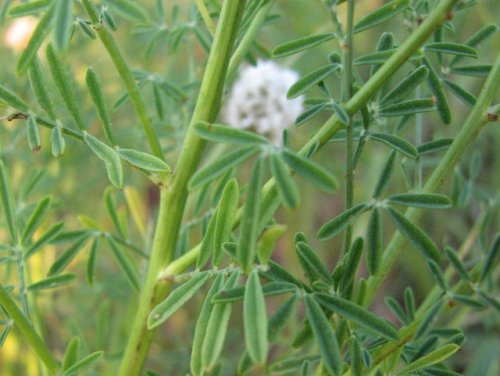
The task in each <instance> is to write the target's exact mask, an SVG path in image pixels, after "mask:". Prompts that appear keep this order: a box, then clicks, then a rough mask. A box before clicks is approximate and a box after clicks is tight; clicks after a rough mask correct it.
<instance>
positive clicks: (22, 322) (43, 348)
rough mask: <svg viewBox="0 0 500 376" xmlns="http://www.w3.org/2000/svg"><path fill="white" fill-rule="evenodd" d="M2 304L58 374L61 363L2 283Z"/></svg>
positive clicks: (53, 372) (49, 368)
mask: <svg viewBox="0 0 500 376" xmlns="http://www.w3.org/2000/svg"><path fill="white" fill-rule="evenodd" d="M0 304H1V305H2V306H3V308H4V309H5V311H7V313H8V314H9V316H10V318H11V319H12V321H13V322H14V324H15V325H16V326H17V328H18V329H19V330H20V331H21V333H22V334H23V335H24V337H25V338H26V340H27V341H28V343H29V344H30V345H31V347H32V348H33V350H35V352H36V354H37V355H38V358H39V359H40V360H41V361H42V362H43V364H45V366H46V367H47V369H48V370H49V372H50V373H51V374H52V375H55V374H57V373H58V372H59V370H60V367H59V363H58V362H57V361H56V359H55V358H54V357H53V356H52V354H51V353H50V351H49V349H48V348H47V345H46V344H45V342H44V341H43V339H42V338H41V337H40V336H39V335H38V333H37V332H36V331H35V329H34V328H33V326H31V324H30V322H29V321H28V320H27V319H26V317H24V315H23V313H22V312H21V310H20V309H19V308H18V307H17V305H16V303H15V302H14V300H13V299H12V297H11V296H10V295H9V293H8V292H7V291H5V289H4V287H3V285H1V284H0Z"/></svg>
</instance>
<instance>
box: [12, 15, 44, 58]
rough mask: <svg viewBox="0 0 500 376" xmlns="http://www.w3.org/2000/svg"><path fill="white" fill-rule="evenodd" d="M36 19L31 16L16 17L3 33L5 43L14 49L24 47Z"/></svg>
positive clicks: (33, 28) (17, 49) (18, 49)
mask: <svg viewBox="0 0 500 376" xmlns="http://www.w3.org/2000/svg"><path fill="white" fill-rule="evenodd" d="M36 24H37V22H36V19H35V18H33V17H22V18H18V19H16V20H15V21H14V22H12V23H11V24H10V25H9V28H8V29H7V31H6V33H5V38H4V41H5V44H6V45H7V46H9V47H10V48H12V49H13V50H15V51H21V50H23V49H25V48H26V46H27V45H28V42H29V40H30V38H31V34H32V33H33V30H35V27H36Z"/></svg>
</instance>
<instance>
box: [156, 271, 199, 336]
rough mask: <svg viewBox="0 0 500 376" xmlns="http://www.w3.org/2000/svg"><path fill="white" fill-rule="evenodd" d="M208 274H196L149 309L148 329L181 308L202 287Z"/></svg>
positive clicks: (162, 321)
mask: <svg viewBox="0 0 500 376" xmlns="http://www.w3.org/2000/svg"><path fill="white" fill-rule="evenodd" d="M208 277H209V274H208V273H207V272H202V273H198V274H196V275H195V276H194V277H193V278H191V279H190V280H189V281H187V282H185V283H183V284H182V285H180V286H178V287H177V288H176V289H175V290H174V291H172V292H171V293H170V295H169V296H168V297H167V299H165V300H164V301H163V302H161V303H160V304H158V305H157V306H156V307H154V308H153V309H152V310H151V313H150V314H149V316H148V329H153V328H156V327H157V326H158V325H160V324H162V323H164V322H165V321H166V320H168V318H169V317H170V316H172V315H173V314H174V313H175V312H176V311H177V310H178V309H179V308H181V307H182V306H183V305H184V304H185V303H186V302H187V301H188V300H189V299H191V298H192V297H193V295H194V294H195V293H196V292H197V291H198V290H199V289H201V288H202V286H203V285H204V284H205V282H206V281H207V280H208Z"/></svg>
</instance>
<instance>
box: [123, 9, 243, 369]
mask: <svg viewBox="0 0 500 376" xmlns="http://www.w3.org/2000/svg"><path fill="white" fill-rule="evenodd" d="M244 5H245V1H244V0H234V1H227V2H225V3H224V5H223V8H222V11H221V16H220V21H219V24H218V26H217V31H216V33H215V37H214V42H213V45H212V49H211V51H210V56H209V58H208V62H207V68H206V70H205V74H204V76H203V81H202V84H201V88H200V93H199V96H198V100H197V102H196V107H195V110H194V113H193V116H192V119H191V124H190V126H189V128H188V131H187V135H186V139H185V141H184V146H183V149H182V151H181V155H180V157H179V162H178V165H177V168H176V172H175V175H174V179H173V182H172V185H171V186H169V187H167V188H166V189H164V190H162V193H161V197H160V211H159V214H158V222H157V225H156V232H155V238H154V241H153V250H152V253H151V260H150V263H149V266H148V272H147V276H146V282H145V285H144V287H143V290H142V293H141V296H140V302H139V308H138V312H137V314H136V317H135V320H134V324H133V327H132V332H131V334H130V338H129V341H128V343H127V347H126V349H125V354H124V357H123V359H122V362H121V365H120V369H119V375H124V376H125V375H127V376H133V375H139V374H140V372H141V369H142V365H143V363H144V360H145V358H146V355H147V352H148V349H149V345H150V341H151V337H152V335H153V331H152V330H147V328H146V322H147V317H148V315H149V312H150V310H151V308H152V307H154V306H155V305H156V304H158V303H159V302H160V301H161V299H163V298H164V295H165V293H166V291H167V290H168V285H166V286H163V285H162V286H158V285H157V284H156V282H157V277H158V274H159V272H160V271H161V270H162V269H163V268H164V267H165V266H166V265H167V264H168V263H169V262H170V260H171V258H172V255H173V252H174V250H175V246H176V243H177V237H178V232H179V229H180V226H181V222H182V218H183V213H184V207H185V204H186V199H187V183H188V180H189V179H190V177H191V176H192V174H193V173H194V171H195V170H196V167H197V166H198V163H199V160H200V158H201V155H202V152H203V148H204V145H205V143H204V141H203V140H202V139H200V138H199V137H198V136H197V135H196V134H195V132H194V130H193V125H194V124H196V123H197V122H199V121H207V122H213V121H214V119H215V117H216V116H217V114H218V112H219V109H220V102H221V97H222V92H223V87H224V78H225V76H226V73H227V68H228V64H229V58H230V56H231V52H232V50H233V45H234V40H235V38H236V34H237V31H238V25H239V22H240V20H241V15H242V11H243V8H244Z"/></svg>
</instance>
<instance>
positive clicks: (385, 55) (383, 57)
mask: <svg viewBox="0 0 500 376" xmlns="http://www.w3.org/2000/svg"><path fill="white" fill-rule="evenodd" d="M396 51H397V48H390V49H387V50H383V51H377V52H372V53H369V54H366V55H363V56H360V57H358V58H357V59H354V65H356V66H357V65H379V64H384V63H385V62H386V61H387V60H389V58H390V57H391V56H392V55H393V54H394V53H395V52H396ZM419 57H420V55H413V56H411V57H410V61H413V60H416V59H418V58H419Z"/></svg>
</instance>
